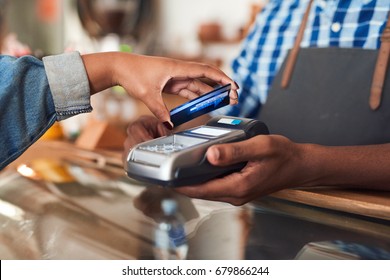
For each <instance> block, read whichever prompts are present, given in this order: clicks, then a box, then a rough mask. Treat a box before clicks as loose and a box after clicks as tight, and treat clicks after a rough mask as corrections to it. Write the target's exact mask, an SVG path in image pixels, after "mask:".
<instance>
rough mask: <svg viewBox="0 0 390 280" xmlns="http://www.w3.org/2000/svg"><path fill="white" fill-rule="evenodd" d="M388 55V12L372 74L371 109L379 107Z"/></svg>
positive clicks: (389, 36)
mask: <svg viewBox="0 0 390 280" xmlns="http://www.w3.org/2000/svg"><path fill="white" fill-rule="evenodd" d="M389 57H390V12H389V16H388V19H387V24H386V27H385V29H384V30H383V33H382V36H381V46H380V48H379V53H378V58H377V60H376V65H375V70H374V76H373V78H372V84H371V93H370V107H371V109H372V110H376V109H378V108H379V105H380V104H381V97H382V92H383V85H384V83H385V76H386V72H387V67H388V63H389Z"/></svg>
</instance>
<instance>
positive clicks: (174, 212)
mask: <svg viewBox="0 0 390 280" xmlns="http://www.w3.org/2000/svg"><path fill="white" fill-rule="evenodd" d="M161 208H162V212H163V215H162V217H161V219H160V220H159V223H158V224H157V227H156V230H155V235H154V238H155V239H154V240H155V247H154V257H155V259H157V260H184V259H186V258H187V252H188V244H187V237H186V233H185V229H184V223H183V220H182V219H181V216H180V215H179V213H178V209H177V202H176V201H175V200H173V199H164V200H163V201H162V202H161Z"/></svg>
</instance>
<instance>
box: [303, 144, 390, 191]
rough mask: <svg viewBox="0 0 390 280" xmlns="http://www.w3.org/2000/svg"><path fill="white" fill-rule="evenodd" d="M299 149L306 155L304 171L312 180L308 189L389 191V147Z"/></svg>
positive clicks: (310, 146)
mask: <svg viewBox="0 0 390 280" xmlns="http://www.w3.org/2000/svg"><path fill="white" fill-rule="evenodd" d="M298 145H299V146H300V149H301V150H302V154H303V158H302V162H303V163H304V168H303V169H302V170H306V171H307V174H306V175H305V177H306V178H309V180H307V181H306V182H305V183H304V184H305V185H307V186H319V185H327V186H345V187H364V188H371V189H386V190H390V144H383V145H370V146H351V147H328V146H320V145H312V144H298ZM304 172H305V171H304ZM307 175H308V176H307Z"/></svg>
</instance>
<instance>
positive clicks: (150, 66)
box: [82, 52, 238, 125]
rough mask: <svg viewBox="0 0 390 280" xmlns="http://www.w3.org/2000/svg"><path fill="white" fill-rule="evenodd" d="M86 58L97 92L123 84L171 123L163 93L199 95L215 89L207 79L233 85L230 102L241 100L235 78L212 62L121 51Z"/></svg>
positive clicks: (160, 117) (158, 116)
mask: <svg viewBox="0 0 390 280" xmlns="http://www.w3.org/2000/svg"><path fill="white" fill-rule="evenodd" d="M82 58H83V62H84V65H85V68H86V70H87V74H88V78H89V81H90V88H91V91H92V92H93V93H94V92H98V91H101V90H103V89H105V88H107V87H108V86H114V85H121V86H123V87H124V88H125V89H126V91H127V92H128V93H129V94H130V95H132V96H134V97H136V98H138V99H140V100H141V101H142V102H144V103H145V104H146V106H147V107H148V108H149V109H150V111H151V112H152V113H153V114H154V115H155V116H156V117H157V118H158V119H159V120H160V121H161V122H166V123H170V124H171V125H172V123H171V122H170V116H169V111H168V109H167V107H166V106H165V104H164V101H163V98H162V96H161V93H162V92H165V93H170V94H177V95H180V96H182V97H185V98H187V99H193V98H196V97H198V96H199V95H201V94H203V93H206V92H208V91H211V90H212V87H211V86H209V85H208V84H206V83H204V82H203V81H202V80H201V79H203V78H205V79H209V80H212V81H214V82H216V83H218V84H220V85H226V84H231V85H232V90H231V93H230V97H231V99H230V100H231V102H230V103H231V104H236V103H237V89H238V88H237V86H236V84H235V83H234V81H233V80H232V79H230V78H229V77H228V76H227V75H226V74H225V73H223V72H222V71H221V70H219V69H218V68H216V67H214V66H211V65H207V64H203V63H195V62H187V61H180V60H175V59H169V58H163V57H152V56H142V55H135V54H128V53H120V52H111V53H96V54H88V55H83V56H82Z"/></svg>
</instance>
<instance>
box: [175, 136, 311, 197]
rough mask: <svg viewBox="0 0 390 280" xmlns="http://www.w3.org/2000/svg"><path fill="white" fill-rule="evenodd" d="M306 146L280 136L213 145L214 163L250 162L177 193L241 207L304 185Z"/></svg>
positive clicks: (211, 158)
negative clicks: (235, 170) (281, 191)
mask: <svg viewBox="0 0 390 280" xmlns="http://www.w3.org/2000/svg"><path fill="white" fill-rule="evenodd" d="M303 147H304V146H303V145H300V144H296V143H293V142H291V141H290V140H289V139H287V138H285V137H283V136H277V135H260V136H256V137H253V138H251V139H248V140H245V141H242V142H236V143H230V144H220V145H214V146H212V147H210V148H209V149H208V151H207V159H208V160H209V162H210V163H211V164H213V165H220V166H223V165H230V164H233V163H237V162H246V161H247V162H248V163H247V165H246V166H245V167H244V168H243V169H242V170H241V171H239V172H235V173H232V174H230V175H227V176H225V177H223V178H218V179H214V180H211V181H209V182H206V183H204V184H201V185H193V186H185V187H179V188H176V189H175V190H176V191H177V192H179V193H181V194H185V195H187V196H190V197H193V198H202V199H208V200H215V201H223V202H228V203H231V204H233V205H242V204H244V203H247V202H249V201H251V200H253V199H255V198H257V197H260V196H263V195H266V194H269V193H272V192H275V191H278V190H281V189H284V188H289V187H294V186H302V185H304V184H305V183H307V182H306V180H308V177H306V175H307V174H306V173H305V172H306V171H308V170H306V169H305V167H304V166H303V165H304V164H305V161H304V158H303V157H304V152H303Z"/></svg>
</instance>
